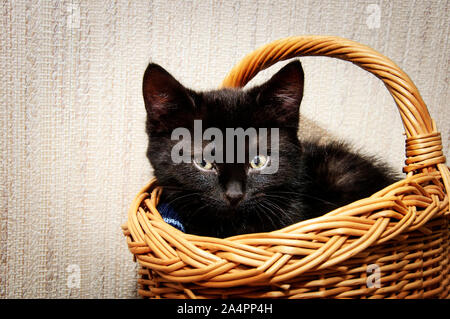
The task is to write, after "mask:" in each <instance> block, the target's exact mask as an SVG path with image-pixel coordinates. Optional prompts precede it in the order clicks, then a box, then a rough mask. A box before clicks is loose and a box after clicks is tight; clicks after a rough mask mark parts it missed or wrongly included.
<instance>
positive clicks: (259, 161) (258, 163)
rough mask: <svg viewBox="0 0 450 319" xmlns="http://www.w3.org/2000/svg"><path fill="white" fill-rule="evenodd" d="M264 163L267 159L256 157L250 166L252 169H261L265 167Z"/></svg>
mask: <svg viewBox="0 0 450 319" xmlns="http://www.w3.org/2000/svg"><path fill="white" fill-rule="evenodd" d="M266 163H267V157H265V156H264V155H258V156H255V157H254V158H253V159H252V160H251V162H250V166H251V167H252V168H254V169H261V168H263V167H264V166H265V165H266Z"/></svg>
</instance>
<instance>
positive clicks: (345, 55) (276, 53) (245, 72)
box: [222, 35, 449, 189]
mask: <svg viewBox="0 0 450 319" xmlns="http://www.w3.org/2000/svg"><path fill="white" fill-rule="evenodd" d="M301 56H328V57H333V58H338V59H341V60H345V61H349V62H352V63H354V64H356V65H357V66H359V67H361V68H363V69H364V70H366V71H368V72H370V73H372V74H374V75H375V76H376V77H378V78H379V79H381V80H382V81H383V83H384V84H385V85H386V87H387V89H388V90H389V92H390V93H391V95H392V97H393V98H394V100H395V103H396V104H397V107H398V110H399V112H400V116H401V118H402V122H403V126H404V129H405V133H406V136H407V139H406V156H407V159H406V161H405V163H406V166H405V167H404V169H403V170H404V172H406V173H408V172H412V173H413V174H414V173H417V172H420V171H428V169H429V168H431V169H432V170H433V167H436V166H437V167H438V169H439V170H440V171H441V172H442V173H443V174H444V175H445V174H447V176H448V168H447V166H446V165H445V164H444V163H445V156H444V154H443V152H442V141H441V135H440V133H439V132H437V129H436V126H435V123H434V121H433V120H432V119H431V117H430V114H429V113H428V109H427V106H426V105H425V102H424V101H423V100H422V97H421V96H420V94H419V91H418V90H417V88H416V86H415V85H414V83H413V82H412V81H411V79H410V78H409V77H408V75H407V74H406V73H405V72H403V71H402V70H401V69H400V68H399V67H398V66H397V65H396V64H395V63H394V62H392V61H391V60H390V59H388V58H387V57H385V56H384V55H382V54H380V53H379V52H377V51H375V50H373V49H372V48H370V47H368V46H365V45H363V44H360V43H358V42H355V41H351V40H348V39H345V38H341V37H335V36H316V35H310V36H295V37H289V38H284V39H280V40H277V41H274V42H272V43H269V44H267V45H264V46H262V47H260V48H259V49H256V50H255V51H253V52H252V53H250V54H248V55H247V56H246V57H244V59H242V60H241V62H239V63H238V64H237V65H236V66H234V68H233V69H232V70H231V71H230V73H229V74H228V75H227V76H226V78H225V79H224V81H223V82H222V87H243V86H244V85H245V84H247V83H248V82H249V81H250V80H251V79H252V78H253V77H254V76H255V75H256V74H257V73H258V72H259V71H261V70H264V69H266V68H268V67H270V66H271V65H273V64H275V63H276V62H278V61H283V60H287V59H290V58H294V57H301ZM444 167H445V170H446V172H444V171H442V170H444ZM445 180H446V178H444V181H445ZM445 182H446V184H447V185H446V186H448V183H449V182H448V180H446V181H445ZM447 189H448V187H447Z"/></svg>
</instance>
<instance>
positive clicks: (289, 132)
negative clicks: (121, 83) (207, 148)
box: [143, 61, 396, 237]
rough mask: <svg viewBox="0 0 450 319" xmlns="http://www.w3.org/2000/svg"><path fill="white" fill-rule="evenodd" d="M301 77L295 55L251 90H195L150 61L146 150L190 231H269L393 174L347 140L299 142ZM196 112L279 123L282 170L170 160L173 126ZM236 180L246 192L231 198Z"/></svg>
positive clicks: (236, 122) (187, 122) (372, 188)
mask: <svg viewBox="0 0 450 319" xmlns="http://www.w3.org/2000/svg"><path fill="white" fill-rule="evenodd" d="M303 77H304V76H303V70H302V67H301V64H300V62H298V61H295V62H291V63H289V64H288V65H286V66H285V67H284V68H283V69H281V70H280V71H279V72H278V73H277V74H275V75H274V76H273V77H272V78H271V79H270V80H269V81H267V82H266V83H264V84H263V85H261V86H258V87H255V88H252V89H249V90H241V89H221V90H214V91H209V92H194V91H193V90H190V89H187V88H185V87H183V86H182V85H181V84H180V83H179V82H178V81H176V80H175V79H174V78H173V77H172V76H171V75H170V74H169V73H167V72H166V71H165V70H164V69H163V68H161V67H160V66H158V65H156V64H150V65H149V66H148V68H147V70H146V72H145V75H144V83H143V94H144V101H145V104H146V108H147V113H148V117H147V133H148V134H149V146H148V151H147V156H148V158H149V160H150V162H151V164H152V166H153V168H154V173H155V176H156V177H157V179H158V182H159V184H160V185H161V186H163V187H164V191H163V195H162V201H164V202H167V203H170V205H171V206H173V207H174V208H175V210H176V211H177V212H178V213H179V214H180V217H181V219H182V221H183V223H184V226H185V229H186V231H187V232H188V233H192V234H200V235H207V236H215V237H227V236H232V235H237V234H243V233H252V232H265V231H272V230H275V229H279V228H282V227H285V226H288V225H290V224H292V223H295V222H298V221H301V220H304V219H308V218H313V217H317V216H320V215H322V214H324V213H326V212H328V211H331V210H333V209H335V208H338V207H340V206H342V205H345V204H348V203H350V202H353V201H355V200H358V199H361V198H364V197H367V196H369V195H371V194H372V193H374V192H376V191H377V190H380V189H382V188H383V187H385V186H387V185H389V184H391V183H393V182H394V181H395V179H396V177H395V175H394V174H393V173H392V171H391V170H390V169H389V168H388V167H387V166H386V165H385V164H382V163H380V162H379V161H377V160H376V159H375V158H372V157H367V156H363V155H360V154H357V153H355V152H353V151H352V150H351V149H350V148H349V147H348V146H346V145H345V144H344V143H340V142H339V143H338V142H337V143H331V144H327V145H319V144H318V143H315V142H312V141H302V142H300V141H299V139H298V137H297V131H298V119H299V105H300V102H301V99H302V96H303ZM194 119H201V120H202V121H203V122H202V124H203V129H204V130H205V129H206V128H208V127H217V128H220V129H222V130H223V131H224V130H225V128H237V127H242V128H244V129H246V128H249V127H254V128H261V127H265V128H271V127H277V128H279V132H280V138H279V140H280V143H279V145H280V150H279V169H278V171H277V172H276V173H275V174H268V175H265V174H257V173H254V172H253V173H249V170H248V167H249V159H246V162H245V163H242V164H216V166H215V167H216V171H215V173H210V172H203V171H200V170H199V169H198V168H196V167H195V166H194V165H193V164H190V163H180V164H175V163H173V161H172V160H171V157H170V154H171V149H172V146H173V145H175V143H177V141H172V140H171V138H170V137H171V132H172V130H173V129H174V128H176V127H186V128H189V129H192V125H193V120H194ZM236 183H238V184H239V185H241V187H242V192H243V199H242V200H241V201H240V203H239V204H238V205H231V204H230V201H229V200H227V197H226V196H225V194H226V193H227V192H228V191H229V190H230V189H229V188H230V187H231V186H230V185H236Z"/></svg>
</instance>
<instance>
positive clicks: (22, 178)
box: [0, 0, 450, 298]
mask: <svg viewBox="0 0 450 319" xmlns="http://www.w3.org/2000/svg"><path fill="white" fill-rule="evenodd" d="M372 10H375V11H372ZM377 12H378V13H379V17H380V20H379V21H377V19H376V18H377ZM378 22H379V26H377V23H378ZM0 23H1V24H0V30H1V31H0V32H1V35H0V130H1V132H0V134H1V139H0V141H1V142H0V143H1V144H0V157H1V166H0V211H1V219H0V227H1V228H0V234H1V241H0V248H1V260H0V276H1V277H0V279H1V282H0V297H2V298H4V297H10V298H11V297H12V298H18V297H26V298H30V297H47V298H105V297H108V298H109V297H119V298H125V297H127V298H128V297H135V296H136V280H135V272H136V271H135V265H134V263H133V262H132V259H131V254H130V253H129V252H128V250H127V247H126V244H125V240H124V238H123V236H122V234H121V230H120V225H121V224H122V223H123V222H124V221H125V219H126V209H127V207H128V204H129V203H130V201H131V200H132V199H133V196H134V194H135V193H136V192H137V191H138V190H139V189H140V187H141V186H142V185H143V184H144V183H145V182H146V181H147V180H148V179H149V178H150V177H151V169H150V166H149V164H148V162H147V160H146V158H145V148H146V141H147V138H146V135H145V132H144V121H145V110H144V106H143V102H142V98H141V78H142V74H143V71H144V69H145V67H146V65H147V63H148V62H149V61H150V60H152V61H155V62H157V63H160V64H162V65H163V66H164V67H166V68H167V69H168V70H169V71H170V72H172V73H173V74H174V75H175V76H176V77H178V78H179V79H180V80H181V81H182V82H183V83H184V84H185V85H188V86H191V87H193V88H196V89H205V88H214V87H216V86H217V85H219V83H220V82H221V80H222V78H223V77H224V76H225V75H226V73H227V72H228V70H229V69H230V68H231V67H232V66H233V65H234V64H235V63H236V62H238V61H239V60H240V59H241V58H242V57H243V56H244V55H245V54H246V53H248V52H250V51H252V50H253V49H254V48H256V47H258V46H260V45H263V44H265V43H267V42H269V41H272V40H275V39H278V38H281V37H286V36H289V35H301V34H329V35H339V36H343V37H348V38H350V39H353V40H356V41H359V42H362V43H365V44H367V45H369V46H372V47H373V48H375V49H377V50H378V51H380V52H382V53H383V54H385V55H386V56H388V57H390V58H391V59H393V60H394V61H395V62H396V63H397V64H398V65H399V66H400V67H402V68H403V69H404V70H405V71H406V72H407V73H408V74H409V75H410V76H411V78H412V79H413V80H414V81H415V83H416V85H417V86H418V88H419V89H420V91H421V94H422V96H423V98H424V100H425V101H426V103H427V104H428V107H429V109H430V112H431V114H432V116H433V117H434V118H435V120H436V122H437V125H438V128H439V129H440V130H441V132H442V133H443V143H444V146H445V150H446V154H447V156H448V155H449V152H448V149H449V122H450V111H449V107H448V100H449V96H448V80H449V71H448V66H449V54H448V52H449V48H448V33H449V1H445V0H444V1H381V0H369V1H258V2H256V1H245V2H244V1H242V2H240V1H198V2H191V1H183V2H181V1H180V2H178V1H168V0H164V1H131V0H129V1H104V2H100V1H89V2H88V1H86V2H85V1H82V2H81V3H80V2H79V1H62V2H59V1H19V0H15V1H6V2H5V1H2V2H1V4H0ZM302 61H303V64H304V68H305V72H306V89H305V98H304V102H303V104H302V107H301V112H302V114H304V115H305V116H307V117H309V118H311V119H312V120H313V121H315V122H316V123H318V124H319V125H321V126H323V127H326V128H327V129H328V130H329V132H330V133H331V134H333V135H335V136H338V137H342V138H345V139H348V140H351V141H353V142H354V143H355V144H356V145H357V146H358V147H361V148H362V149H363V150H366V151H369V152H370V153H373V154H377V155H379V156H381V157H383V158H385V159H386V160H387V161H389V162H390V163H391V164H392V165H393V166H395V167H396V168H397V169H398V170H400V169H401V166H402V163H403V160H404V159H403V154H404V153H403V141H404V139H403V135H402V126H401V123H400V117H399V116H398V114H397V111H396V109H395V106H394V103H393V101H392V100H391V98H390V96H389V95H388V93H387V91H386V90H385V88H384V87H383V85H382V84H381V83H379V82H378V80H376V79H375V78H374V77H373V76H371V75H369V74H366V73H365V72H364V71H362V70H360V69H358V68H356V67H355V66H353V65H351V64H349V63H345V62H341V61H333V60H330V59H327V58H303V59H302ZM279 67H280V66H276V67H274V69H277V68H279ZM274 69H271V70H268V71H267V72H264V73H263V74H261V75H260V76H259V78H257V79H255V81H256V82H257V81H262V80H263V79H264V78H265V77H267V76H268V75H270V73H272V72H274ZM302 131H303V133H304V134H306V135H308V132H305V131H306V130H305V128H303V130H302ZM77 269H79V274H80V283H79V285H77V282H76V280H73V279H74V278H75V277H74V276H76V275H77ZM75 279H76V278H75ZM78 286H79V287H78Z"/></svg>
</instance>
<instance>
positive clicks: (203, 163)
mask: <svg viewBox="0 0 450 319" xmlns="http://www.w3.org/2000/svg"><path fill="white" fill-rule="evenodd" d="M194 163H195V165H196V166H197V167H198V168H200V169H202V170H205V171H209V170H212V169H213V165H212V163H210V162H208V161H207V160H205V159H202V160H201V161H194Z"/></svg>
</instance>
